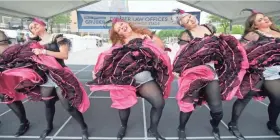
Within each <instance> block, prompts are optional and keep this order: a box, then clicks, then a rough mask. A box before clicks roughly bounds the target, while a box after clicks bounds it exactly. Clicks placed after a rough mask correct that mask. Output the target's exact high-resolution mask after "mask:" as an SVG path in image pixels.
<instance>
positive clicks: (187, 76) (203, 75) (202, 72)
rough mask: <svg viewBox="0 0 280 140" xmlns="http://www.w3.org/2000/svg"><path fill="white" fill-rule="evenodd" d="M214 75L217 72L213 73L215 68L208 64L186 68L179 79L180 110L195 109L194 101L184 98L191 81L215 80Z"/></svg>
mask: <svg viewBox="0 0 280 140" xmlns="http://www.w3.org/2000/svg"><path fill="white" fill-rule="evenodd" d="M214 77H215V73H213V70H212V69H211V68H209V67H208V66H206V65H201V66H196V67H193V68H190V69H187V70H185V71H184V72H183V73H182V76H181V77H179V79H178V87H179V90H178V92H177V96H176V99H177V103H178V106H179V109H180V111H182V112H191V111H193V110H194V106H193V104H192V103H188V102H185V101H184V100H183V97H184V96H185V92H186V91H187V90H189V88H190V86H191V83H193V82H194V81H196V80H198V79H199V80H201V79H204V80H205V81H213V80H214Z"/></svg>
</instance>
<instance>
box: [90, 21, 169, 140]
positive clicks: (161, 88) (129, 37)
mask: <svg viewBox="0 0 280 140" xmlns="http://www.w3.org/2000/svg"><path fill="white" fill-rule="evenodd" d="M110 22H112V24H113V25H112V29H111V32H110V39H111V40H112V43H113V47H112V48H111V49H110V50H108V51H106V52H103V53H101V54H100V56H99V58H98V62H97V64H96V66H95V68H94V72H93V73H94V80H93V81H92V82H88V85H89V86H90V89H91V91H97V90H109V91H110V96H111V99H112V101H113V104H112V107H113V108H116V109H118V110H119V116H120V119H121V127H120V129H119V132H118V135H117V138H118V139H119V140H121V139H123V137H124V136H125V134H126V129H127V122H128V118H129V115H130V108H131V107H132V106H133V105H135V104H136V103H137V95H138V96H140V97H143V98H144V99H146V100H147V101H148V102H149V103H150V104H151V105H152V108H151V112H150V120H151V122H150V127H149V129H148V134H149V135H151V136H153V137H155V138H156V139H157V140H159V139H161V140H164V139H165V138H163V137H162V136H161V135H160V134H159V132H158V124H159V121H160V118H161V115H162V110H163V108H164V105H165V100H164V98H167V97H168V96H169V94H170V88H171V82H172V80H173V75H172V70H171V63H170V60H169V57H168V55H167V53H166V52H164V44H163V43H162V41H161V40H160V39H159V38H158V37H157V36H155V35H152V32H151V31H149V30H148V29H145V28H140V27H136V26H134V25H133V24H131V23H128V22H125V21H124V20H122V19H118V18H115V19H113V20H112V21H110Z"/></svg>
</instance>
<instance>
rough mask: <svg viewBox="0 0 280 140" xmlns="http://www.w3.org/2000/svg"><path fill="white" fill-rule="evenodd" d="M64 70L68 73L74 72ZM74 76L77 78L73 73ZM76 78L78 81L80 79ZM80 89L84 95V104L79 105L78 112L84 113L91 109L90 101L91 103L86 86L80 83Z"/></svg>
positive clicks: (67, 69) (66, 68)
mask: <svg viewBox="0 0 280 140" xmlns="http://www.w3.org/2000/svg"><path fill="white" fill-rule="evenodd" d="M64 70H66V71H68V72H72V71H71V70H70V68H68V67H64ZM73 75H74V76H75V74H74V73H73ZM75 78H76V79H77V80H78V78H77V77H76V76H75ZM79 85H80V88H81V89H82V94H83V99H82V103H81V104H80V105H79V107H78V110H79V111H80V112H81V113H84V112H86V111H87V110H88V108H89V107H90V101H89V97H88V95H87V92H86V90H85V88H84V86H83V85H82V83H81V82H79Z"/></svg>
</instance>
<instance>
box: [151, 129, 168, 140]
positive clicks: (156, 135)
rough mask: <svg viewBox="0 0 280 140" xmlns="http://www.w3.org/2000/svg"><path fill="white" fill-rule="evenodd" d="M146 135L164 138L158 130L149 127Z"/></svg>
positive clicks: (163, 139) (161, 139)
mask: <svg viewBox="0 0 280 140" xmlns="http://www.w3.org/2000/svg"><path fill="white" fill-rule="evenodd" d="M148 135H149V136H150V137H155V138H156V140H166V139H165V138H163V137H162V136H161V135H160V134H159V133H158V131H154V130H152V129H151V128H149V129H148Z"/></svg>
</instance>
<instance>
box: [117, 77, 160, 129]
mask: <svg viewBox="0 0 280 140" xmlns="http://www.w3.org/2000/svg"><path fill="white" fill-rule="evenodd" d="M138 92H139V94H140V96H141V97H143V98H144V99H146V100H147V101H148V102H149V103H150V104H151V105H152V108H151V112H150V121H151V122H150V129H151V130H154V131H157V127H158V124H159V121H160V118H161V114H162V110H163V108H164V105H165V101H164V99H163V96H162V91H161V90H160V88H159V86H158V84H157V83H156V82H155V81H150V82H148V83H145V84H143V85H142V86H140V87H139V88H138ZM129 115H130V108H128V109H123V110H119V116H120V119H121V124H122V126H124V127H126V126H127V121H128V118H129Z"/></svg>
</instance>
